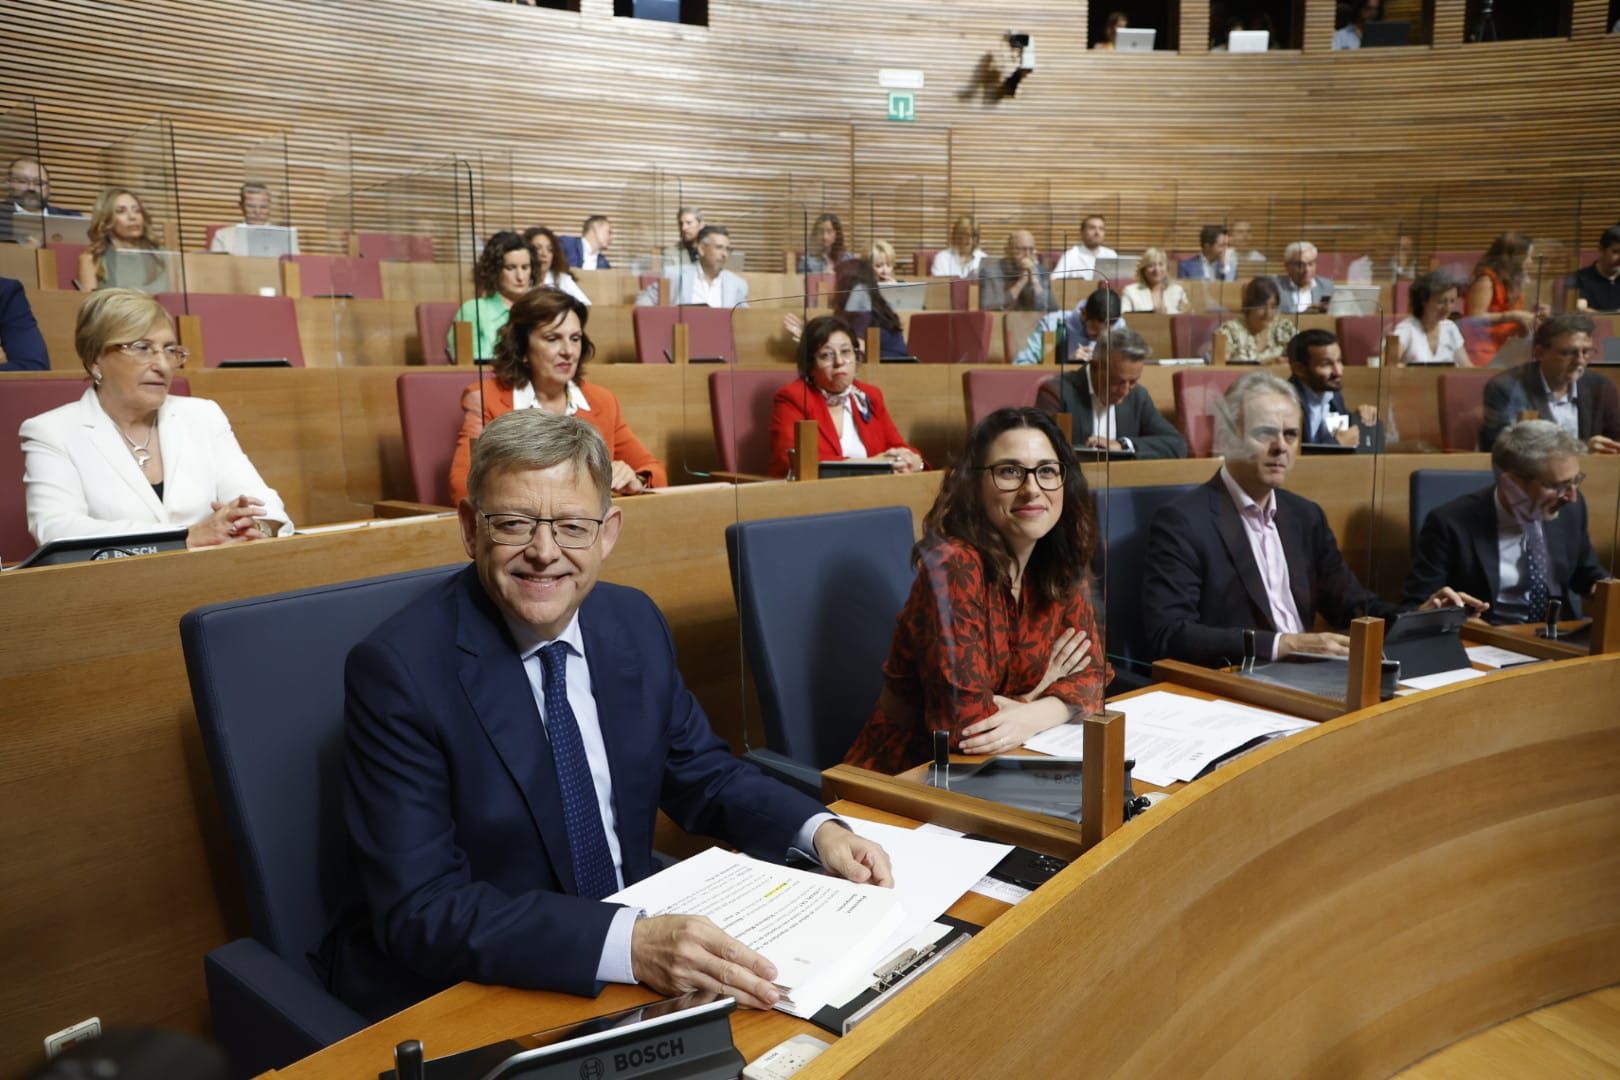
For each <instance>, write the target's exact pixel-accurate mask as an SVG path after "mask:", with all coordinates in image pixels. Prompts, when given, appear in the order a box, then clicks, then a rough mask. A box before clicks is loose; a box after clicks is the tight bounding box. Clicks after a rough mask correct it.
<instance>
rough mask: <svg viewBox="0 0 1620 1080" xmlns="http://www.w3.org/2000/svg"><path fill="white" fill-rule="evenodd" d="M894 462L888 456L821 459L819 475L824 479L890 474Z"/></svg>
mask: <svg viewBox="0 0 1620 1080" xmlns="http://www.w3.org/2000/svg"><path fill="white" fill-rule="evenodd" d="M893 474H894V462H893V461H891V460H890V459H888V458H846V459H845V460H843V461H823V462H822V463H821V475H822V477H824V478H826V479H833V478H835V477H842V476H892V475H893Z"/></svg>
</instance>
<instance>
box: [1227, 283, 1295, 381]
mask: <svg viewBox="0 0 1620 1080" xmlns="http://www.w3.org/2000/svg"><path fill="white" fill-rule="evenodd" d="M1278 302H1279V301H1278V291H1277V283H1276V282H1275V281H1274V280H1272V279H1271V278H1268V277H1257V278H1251V279H1250V281H1249V283H1248V284H1247V285H1245V286H1243V314H1242V315H1241V316H1239V317H1238V318H1236V319H1228V320H1226V321H1225V322H1223V323H1221V325H1220V327H1219V329H1217V330H1216V331H1215V337H1216V340H1217V342H1218V343H1219V344H1221V345H1222V346H1224V349H1225V356H1224V357H1219V355H1218V353H1217V355H1218V358H1220V359H1224V360H1225V361H1226V362H1227V363H1228V364H1271V363H1275V362H1276V361H1278V360H1280V359H1282V355H1283V350H1284V349H1285V348H1287V347H1288V342H1289V341H1290V340H1291V339H1292V338H1293V336H1294V334H1295V329H1294V323H1293V321H1292V320H1290V319H1284V318H1280V317H1279V316H1278V315H1277V305H1278Z"/></svg>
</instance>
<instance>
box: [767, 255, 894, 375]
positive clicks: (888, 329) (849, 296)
mask: <svg viewBox="0 0 1620 1080" xmlns="http://www.w3.org/2000/svg"><path fill="white" fill-rule="evenodd" d="M885 247H888V249H889V251H890V252H893V250H894V249H893V248H892V247H889V245H888V242H887V241H885V240H878V241H876V242H875V243H874V244H873V248H872V261H870V262H868V261H867V260H865V259H845V260H844V261H843V262H841V263H839V264H838V277H837V280H836V281H835V283H834V287H833V294H832V295H833V314H835V315H837V316H839V317H840V318H842V319H843V320H844V321H845V322H846V323H848V324H849V329H850V332H851V333H852V334H853V335H854V336H855V352H856V353H857V354H859V355H860V357H861V359H862V360H865V359H867V357H866V355H865V353H866V348H865V346H866V332H867V330H868V329H869V328H870V327H873V326H876V327H877V328H878V348H879V353H878V356H879V358H880V359H883V360H900V359H906V358H908V357H910V355H911V349H910V346H908V345H907V344H906V335H905V332H904V327H903V325H902V324H901V321H900V316H899V315H897V314H895V311H894V308H893V307H892V306H891V305H890V303H889V300H890V297H891V296H892V297H896V298H901V299H905V298H908V294H909V293H912V292H915V291H916V290H911V289H906V288H902V287H899V286H898V285H897V286H896V287H894V288H884V287H883V284H882V282H881V281H880V279H879V278H878V274H879V269H878V258H879V256H880V255H881V253H882V249H883V248H885ZM890 280H891V281H892V280H893V277H892V275H891V278H890ZM782 329H784V330H786V331H787V334H788V336H789V337H791V338H792V339H793V340H794V341H795V342H797V341H800V340H801V339H802V338H803V337H804V319H803V317H802V316H800V315H798V314H795V313H794V312H791V311H790V312H788V313H787V314H786V315H783V316H782Z"/></svg>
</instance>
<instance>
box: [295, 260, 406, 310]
mask: <svg viewBox="0 0 1620 1080" xmlns="http://www.w3.org/2000/svg"><path fill="white" fill-rule="evenodd" d="M282 259H283V261H285V262H290V263H292V264H293V265H294V266H296V267H298V278H299V286H298V289H299V295H300V296H306V297H309V296H313V297H320V296H345V297H352V298H353V299H355V300H381V299H382V298H383V290H382V270H381V264H380V263H379V262H378V261H377V260H376V259H356V258H350V257H349V256H347V255H283V256H282Z"/></svg>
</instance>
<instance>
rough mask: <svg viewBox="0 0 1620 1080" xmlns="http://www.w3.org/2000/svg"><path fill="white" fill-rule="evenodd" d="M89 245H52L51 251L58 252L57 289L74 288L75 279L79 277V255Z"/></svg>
mask: <svg viewBox="0 0 1620 1080" xmlns="http://www.w3.org/2000/svg"><path fill="white" fill-rule="evenodd" d="M86 247H89V245H88V244H52V245H51V250H52V251H54V252H56V287H57V288H58V289H68V290H71V289H72V288H73V279H74V278H76V277H78V276H79V255H80V254H82V253H83V251H84V249H85V248H86Z"/></svg>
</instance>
